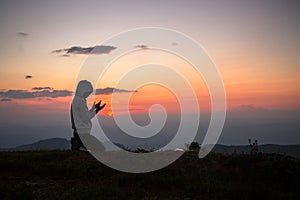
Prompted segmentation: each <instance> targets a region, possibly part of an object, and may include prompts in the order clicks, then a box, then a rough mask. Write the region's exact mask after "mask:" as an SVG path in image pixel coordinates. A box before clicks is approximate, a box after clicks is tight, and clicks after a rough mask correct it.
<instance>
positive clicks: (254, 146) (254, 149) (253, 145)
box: [248, 139, 258, 154]
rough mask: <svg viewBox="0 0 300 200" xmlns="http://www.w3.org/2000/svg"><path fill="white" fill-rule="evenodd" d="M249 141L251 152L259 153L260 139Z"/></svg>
mask: <svg viewBox="0 0 300 200" xmlns="http://www.w3.org/2000/svg"><path fill="white" fill-rule="evenodd" d="M248 141H249V146H250V153H251V154H257V153H258V141H257V140H255V141H254V142H253V143H251V139H249V140H248Z"/></svg>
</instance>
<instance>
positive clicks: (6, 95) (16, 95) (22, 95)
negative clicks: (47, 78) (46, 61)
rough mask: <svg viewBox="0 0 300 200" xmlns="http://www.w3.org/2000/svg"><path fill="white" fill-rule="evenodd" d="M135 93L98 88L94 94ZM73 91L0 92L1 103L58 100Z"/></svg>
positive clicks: (36, 88) (49, 88)
mask: <svg viewBox="0 0 300 200" xmlns="http://www.w3.org/2000/svg"><path fill="white" fill-rule="evenodd" d="M114 92H117V93H128V92H137V91H136V90H126V89H117V88H110V87H107V88H98V89H96V90H95V94H105V95H107V94H112V93H114ZM72 95H73V91H70V90H55V89H54V88H52V87H49V86H47V87H33V88H32V89H31V90H2V91H0V97H2V99H1V101H11V99H33V98H42V97H47V98H58V97H67V96H72Z"/></svg>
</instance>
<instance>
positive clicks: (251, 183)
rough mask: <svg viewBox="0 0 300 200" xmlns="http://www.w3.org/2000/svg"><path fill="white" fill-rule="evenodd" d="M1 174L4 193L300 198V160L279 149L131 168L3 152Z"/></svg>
mask: <svg viewBox="0 0 300 200" xmlns="http://www.w3.org/2000/svg"><path fill="white" fill-rule="evenodd" d="M112 155H113V154H112ZM0 177H1V182H0V199H30V200H32V199H44V200H47V199H139V200H140V199H142V200H143V199H144V200H145V199H175V200H176V199H218V200H219V199H251V200H253V199H258V198H259V199H300V184H299V180H300V179H299V178H300V160H299V159H296V158H293V157H288V156H282V155H276V154H262V155H258V154H256V155H247V154H244V155H225V154H216V153H210V154H209V155H208V156H207V157H205V158H204V159H199V158H197V157H196V156H195V153H194V152H186V153H184V155H183V156H182V157H181V158H180V159H178V160H177V161H176V162H174V163H172V164H171V165H169V166H168V167H166V168H163V169H161V170H158V171H155V172H151V173H146V174H129V173H124V172H119V171H116V170H113V169H111V168H109V167H107V166H105V165H103V164H101V163H100V162H98V161H97V160H96V159H95V158H94V157H92V156H91V155H90V154H89V153H88V152H71V151H31V152H0Z"/></svg>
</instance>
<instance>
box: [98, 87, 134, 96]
mask: <svg viewBox="0 0 300 200" xmlns="http://www.w3.org/2000/svg"><path fill="white" fill-rule="evenodd" d="M115 92H116V93H132V92H137V90H125V89H117V88H110V87H107V88H99V89H96V91H95V94H96V95H97V94H112V93H115Z"/></svg>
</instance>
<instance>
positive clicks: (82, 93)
mask: <svg viewBox="0 0 300 200" xmlns="http://www.w3.org/2000/svg"><path fill="white" fill-rule="evenodd" d="M92 92H93V86H92V84H91V83H90V82H89V81H87V80H82V81H80V82H79V83H78V85H77V88H76V92H75V96H78V97H83V98H86V97H87V96H89V95H90V94H91V93H92Z"/></svg>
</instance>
